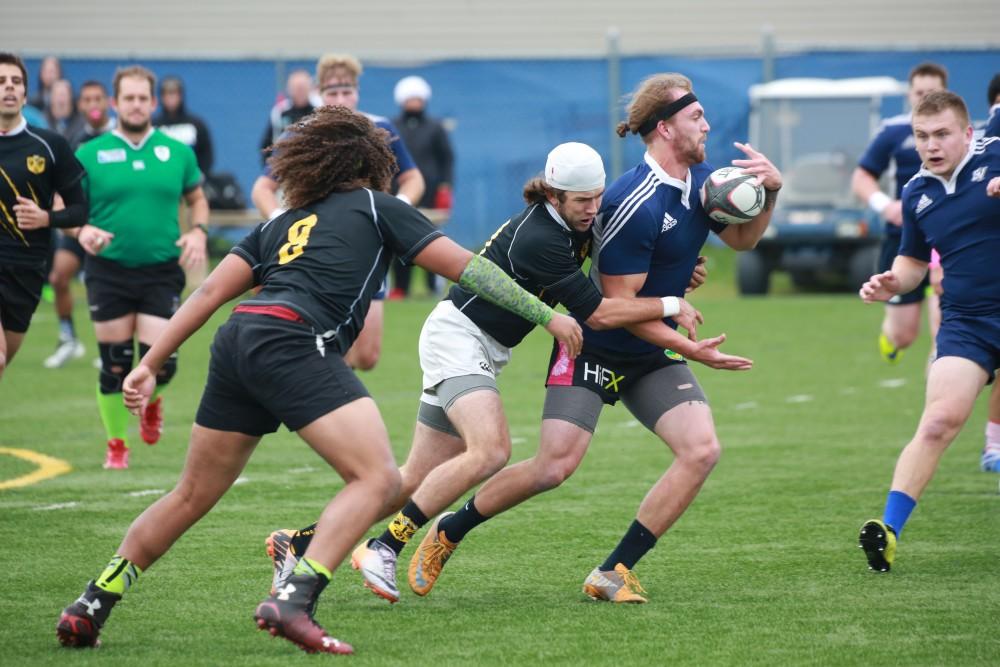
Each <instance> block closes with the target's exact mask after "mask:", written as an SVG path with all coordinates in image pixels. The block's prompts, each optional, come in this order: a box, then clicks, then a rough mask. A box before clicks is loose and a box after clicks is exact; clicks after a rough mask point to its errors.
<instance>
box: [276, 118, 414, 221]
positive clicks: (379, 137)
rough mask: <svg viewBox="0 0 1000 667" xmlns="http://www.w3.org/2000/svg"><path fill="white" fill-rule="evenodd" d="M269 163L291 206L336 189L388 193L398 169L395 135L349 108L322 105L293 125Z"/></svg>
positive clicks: (278, 143) (325, 194) (281, 139)
mask: <svg viewBox="0 0 1000 667" xmlns="http://www.w3.org/2000/svg"><path fill="white" fill-rule="evenodd" d="M267 162H268V165H270V167H271V175H272V176H273V178H274V179H275V180H276V181H278V184H279V185H280V186H281V188H282V189H283V190H284V193H285V202H286V203H287V204H288V206H289V207H290V208H301V207H303V206H305V205H307V204H311V203H312V202H315V201H319V200H320V199H323V198H325V197H326V196H327V195H329V194H330V193H331V192H347V191H348V190H357V189H358V188H364V187H369V188H372V189H373V190H382V191H385V190H388V189H389V183H390V182H391V180H392V176H393V174H395V173H396V158H395V156H394V155H393V154H392V151H391V150H390V149H389V133H388V132H386V131H385V130H383V129H381V128H378V127H375V125H374V124H373V123H372V122H371V121H370V120H368V118H367V117H366V116H364V115H362V114H359V113H356V112H354V111H351V110H349V109H347V108H345V107H320V108H319V109H317V110H316V111H314V112H313V113H312V114H310V115H309V116H306V117H305V118H303V119H302V120H301V121H299V122H298V123H296V124H294V125H292V126H291V127H289V128H288V131H287V132H286V133H285V134H284V136H282V137H281V138H280V139H278V141H277V143H275V145H274V146H273V147H272V148H271V157H269V158H268V160H267Z"/></svg>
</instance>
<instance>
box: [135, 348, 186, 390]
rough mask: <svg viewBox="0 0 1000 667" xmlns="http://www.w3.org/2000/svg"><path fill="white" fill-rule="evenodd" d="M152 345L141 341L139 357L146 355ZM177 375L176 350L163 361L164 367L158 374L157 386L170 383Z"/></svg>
mask: <svg viewBox="0 0 1000 667" xmlns="http://www.w3.org/2000/svg"><path fill="white" fill-rule="evenodd" d="M150 347H151V346H149V345H146V344H145V343H139V358H140V359H141V358H143V357H145V356H146V353H147V352H149V348H150ZM175 375H177V353H176V352H174V353H173V354H171V355H170V356H169V357H167V360H166V361H164V362H163V368H161V369H160V372H159V373H157V374H156V386H157V387H163V386H166V385H167V384H169V383H170V380H171V379H172V378H173V377H174V376H175Z"/></svg>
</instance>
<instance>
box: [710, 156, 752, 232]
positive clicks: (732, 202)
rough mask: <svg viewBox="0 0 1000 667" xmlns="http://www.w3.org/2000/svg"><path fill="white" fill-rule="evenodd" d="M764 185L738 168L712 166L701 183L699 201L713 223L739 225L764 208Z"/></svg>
mask: <svg viewBox="0 0 1000 667" xmlns="http://www.w3.org/2000/svg"><path fill="white" fill-rule="evenodd" d="M764 194H765V193H764V186H762V185H757V177H756V176H754V175H752V174H745V173H743V170H742V169H740V168H739V167H723V168H721V169H716V170H715V171H713V172H712V173H711V174H709V175H708V178H706V179H705V182H704V183H702V186H701V204H702V206H703V207H704V208H705V212H706V213H708V216H709V217H710V218H712V219H713V220H715V221H717V222H724V223H727V224H730V225H740V224H743V223H744V222H749V221H750V220H752V219H753V218H755V217H757V216H758V215H759V214H760V212H761V211H763V210H764Z"/></svg>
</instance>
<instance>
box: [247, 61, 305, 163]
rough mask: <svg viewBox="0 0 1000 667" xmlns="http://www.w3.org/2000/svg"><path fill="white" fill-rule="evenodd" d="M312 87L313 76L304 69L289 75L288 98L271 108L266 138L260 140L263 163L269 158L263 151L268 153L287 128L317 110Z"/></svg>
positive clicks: (286, 84)
mask: <svg viewBox="0 0 1000 667" xmlns="http://www.w3.org/2000/svg"><path fill="white" fill-rule="evenodd" d="M312 87H313V81H312V76H310V75H309V72H307V71H305V70H304V69H297V70H295V71H294V72H292V73H291V74H289V75H288V79H287V80H286V82H285V94H286V95H287V97H283V98H282V99H280V100H279V101H278V103H277V104H275V105H274V106H273V107H271V114H270V116H269V117H268V120H267V127H266V128H265V129H264V136H263V137H262V138H261V140H260V150H261V158H260V160H261V162H262V163H263V162H265V161H266V158H267V155H266V154H265V153H264V152H263V151H266V150H267V149H268V148H269V147H270V146H271V144H273V143H274V142H275V141H277V140H278V137H280V136H281V133H282V132H284V131H285V128H286V127H288V126H289V125H291V124H293V123H297V122H299V121H300V120H302V119H303V118H305V117H306V116H308V115H309V114H311V113H312V112H313V110H314V109H315V108H316V105H314V104H313V102H312V98H311V93H312Z"/></svg>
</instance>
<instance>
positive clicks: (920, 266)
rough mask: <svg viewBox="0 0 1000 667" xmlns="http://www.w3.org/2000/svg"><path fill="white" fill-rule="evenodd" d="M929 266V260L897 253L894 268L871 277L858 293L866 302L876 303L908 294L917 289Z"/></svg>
mask: <svg viewBox="0 0 1000 667" xmlns="http://www.w3.org/2000/svg"><path fill="white" fill-rule="evenodd" d="M927 266H928V263H927V262H921V261H920V260H918V259H914V258H913V257H907V256H905V255H897V256H896V259H895V260H894V261H893V263H892V269H890V270H889V271H886V272H884V273H877V274H875V275H874V276H872V277H871V278H869V279H868V282H866V283H865V284H864V285H862V286H861V289H860V290H858V295H859V296H860V297H861V300H862V301H864V302H865V303H874V302H875V301H888V300H889V299H891V298H892V297H894V296H895V295H897V294H906V293H907V292H910V291H912V290H914V289H916V287H917V285H919V284H920V282H921V281H922V280H923V279H924V276H925V275H926V274H927Z"/></svg>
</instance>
